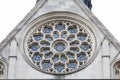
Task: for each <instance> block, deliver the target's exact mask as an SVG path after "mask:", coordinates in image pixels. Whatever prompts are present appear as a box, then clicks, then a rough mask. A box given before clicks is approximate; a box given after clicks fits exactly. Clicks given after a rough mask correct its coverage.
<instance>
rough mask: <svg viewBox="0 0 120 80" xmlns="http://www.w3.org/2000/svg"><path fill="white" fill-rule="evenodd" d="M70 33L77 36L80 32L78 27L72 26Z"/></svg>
mask: <svg viewBox="0 0 120 80" xmlns="http://www.w3.org/2000/svg"><path fill="white" fill-rule="evenodd" d="M68 31H69V32H70V33H74V34H76V33H77V32H78V30H77V27H76V26H71V27H69V29H68Z"/></svg>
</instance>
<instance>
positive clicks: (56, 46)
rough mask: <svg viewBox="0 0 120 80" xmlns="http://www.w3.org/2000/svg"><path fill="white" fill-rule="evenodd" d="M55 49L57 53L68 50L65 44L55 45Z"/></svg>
mask: <svg viewBox="0 0 120 80" xmlns="http://www.w3.org/2000/svg"><path fill="white" fill-rule="evenodd" d="M54 48H55V50H56V51H59V52H62V51H64V50H65V49H66V46H65V44H64V43H62V42H59V43H57V44H55V46H54Z"/></svg>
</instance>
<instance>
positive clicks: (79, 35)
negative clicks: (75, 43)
mask: <svg viewBox="0 0 120 80" xmlns="http://www.w3.org/2000/svg"><path fill="white" fill-rule="evenodd" d="M77 37H78V39H79V40H80V41H85V40H86V38H87V35H83V34H78V35H77Z"/></svg>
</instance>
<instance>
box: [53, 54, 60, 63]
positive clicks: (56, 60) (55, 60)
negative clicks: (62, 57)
mask: <svg viewBox="0 0 120 80" xmlns="http://www.w3.org/2000/svg"><path fill="white" fill-rule="evenodd" d="M52 60H53V62H54V63H56V62H58V60H59V56H57V55H55V56H54V57H53V58H52Z"/></svg>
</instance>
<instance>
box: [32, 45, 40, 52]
mask: <svg viewBox="0 0 120 80" xmlns="http://www.w3.org/2000/svg"><path fill="white" fill-rule="evenodd" d="M38 49H39V47H38V45H32V46H31V50H33V51H37V50H38Z"/></svg>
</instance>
